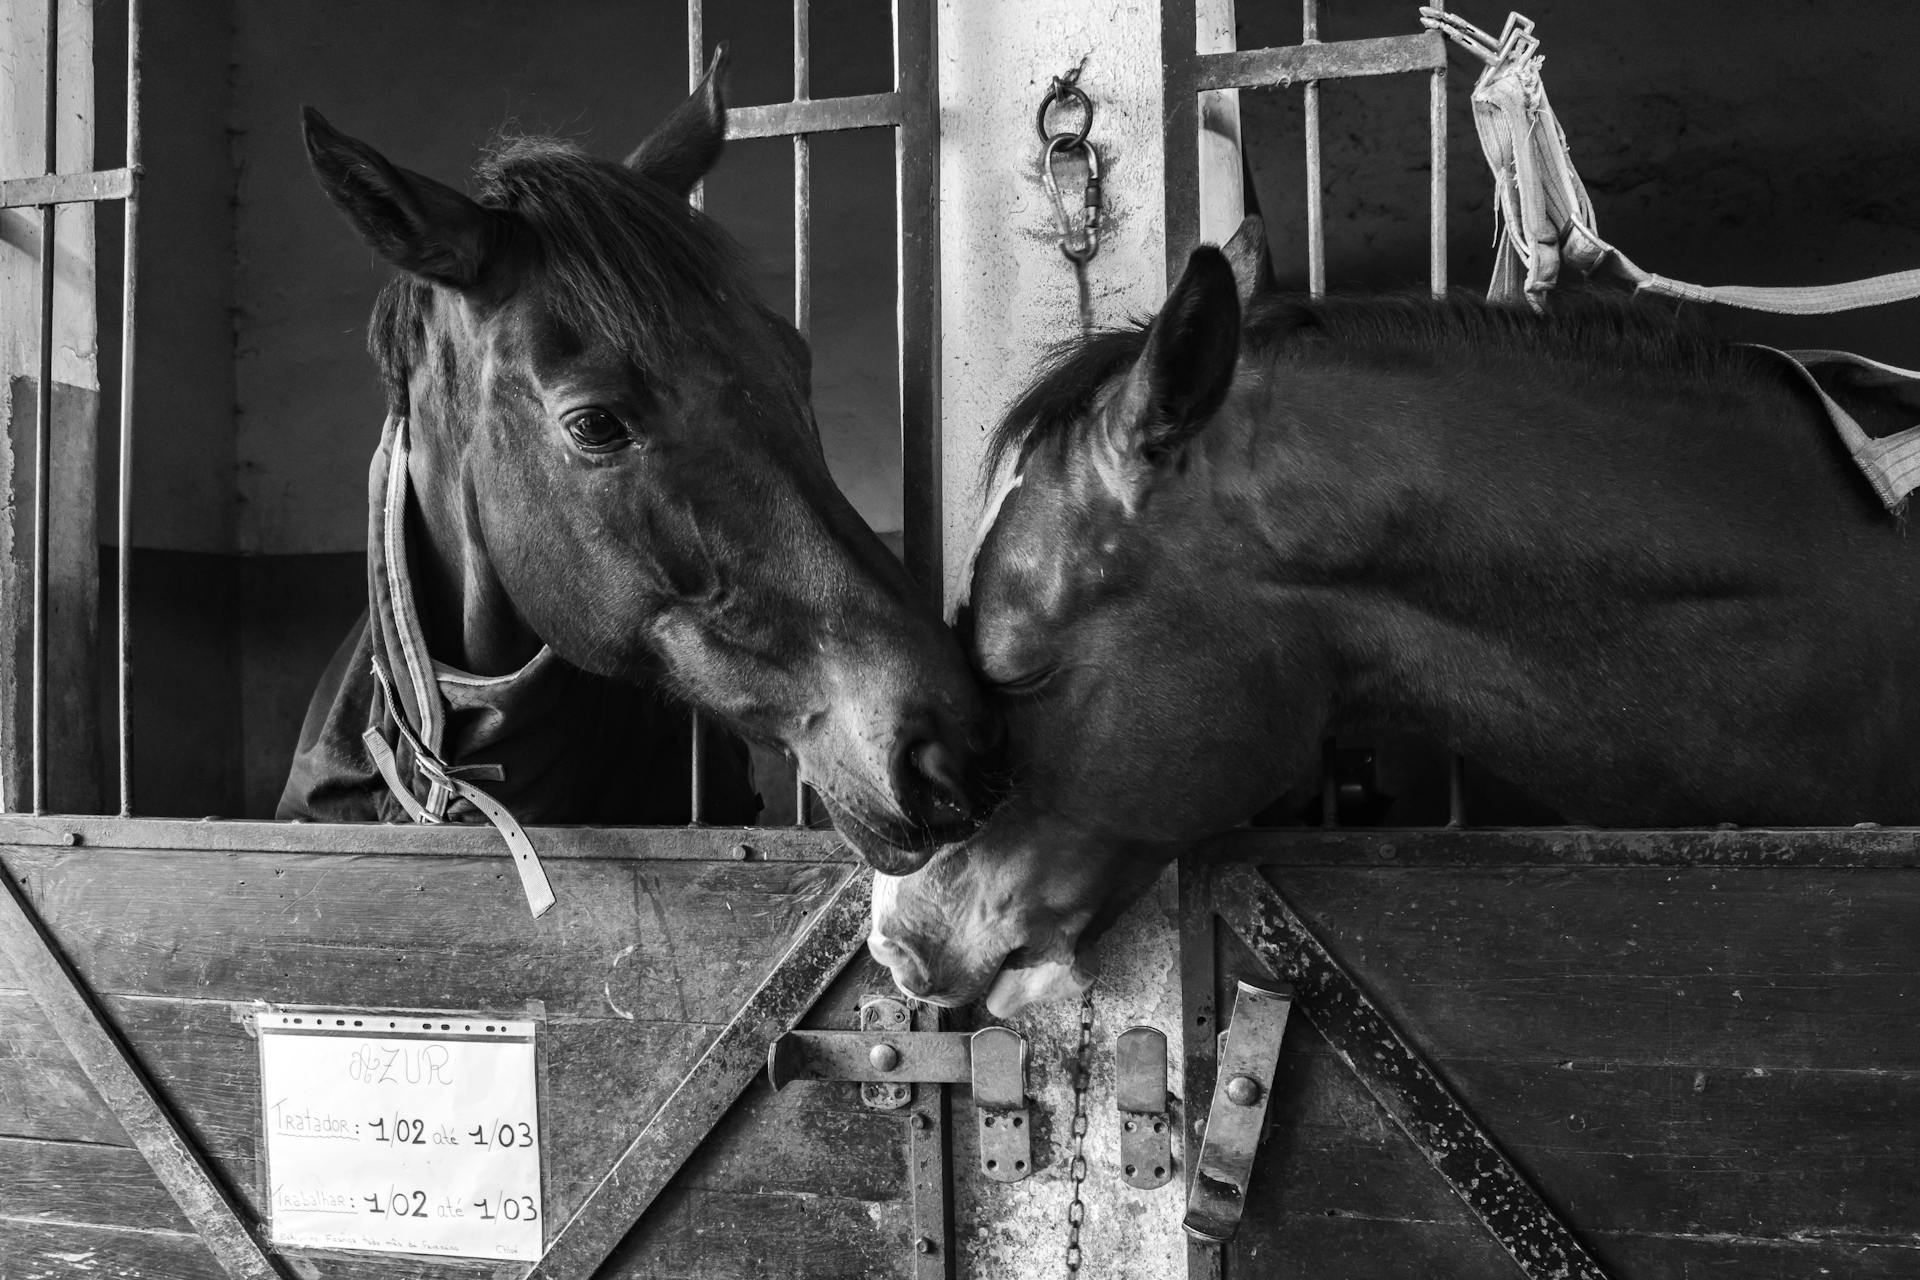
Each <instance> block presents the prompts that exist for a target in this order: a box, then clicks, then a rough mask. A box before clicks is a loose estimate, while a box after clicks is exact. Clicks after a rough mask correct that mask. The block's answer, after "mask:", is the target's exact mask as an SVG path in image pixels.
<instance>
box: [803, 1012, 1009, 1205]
mask: <svg viewBox="0 0 1920 1280" xmlns="http://www.w3.org/2000/svg"><path fill="white" fill-rule="evenodd" d="M911 1025H912V1018H911V1011H910V1010H909V1009H908V1008H907V1005H906V1002H905V1001H902V1000H895V999H893V998H892V997H889V996H879V997H874V998H872V999H869V1000H865V1001H862V1002H861V1005H860V1030H858V1031H790V1032H788V1033H787V1034H786V1035H783V1036H781V1037H780V1038H779V1039H778V1040H775V1041H774V1042H773V1043H772V1044H771V1045H769V1046H768V1047H767V1080H768V1082H769V1083H771V1084H772V1085H773V1087H774V1089H776V1090H779V1089H783V1088H785V1087H786V1086H787V1085H789V1084H791V1083H792V1082H793V1081H795V1080H856V1081H858V1082H859V1083H860V1086H861V1088H860V1097H861V1101H862V1102H864V1103H865V1104H866V1105H867V1106H869V1107H872V1108H873V1109H874V1110H876V1111H894V1110H898V1109H900V1108H902V1107H906V1106H908V1105H910V1104H911V1103H912V1101H913V1086H914V1085H916V1084H971V1085H972V1086H973V1102H974V1107H975V1109H976V1110H977V1111H978V1112H979V1118H980V1171H981V1172H982V1173H984V1174H986V1175H987V1176H988V1177H989V1178H992V1179H993V1180H994V1181H996V1182H1018V1181H1020V1180H1021V1179H1022V1178H1025V1177H1027V1176H1028V1175H1029V1174H1031V1173H1032V1172H1033V1143H1032V1125H1031V1122H1030V1119H1029V1117H1028V1114H1027V1038H1026V1037H1025V1036H1023V1035H1021V1034H1020V1033H1019V1032H1017V1031H1010V1030H1008V1029H1007V1028H1006V1027H986V1028H983V1029H982V1030H979V1031H976V1032H974V1033H972V1034H971V1035H969V1034H967V1033H966V1032H963V1031H911V1030H908V1028H909V1027H910V1026H911Z"/></svg>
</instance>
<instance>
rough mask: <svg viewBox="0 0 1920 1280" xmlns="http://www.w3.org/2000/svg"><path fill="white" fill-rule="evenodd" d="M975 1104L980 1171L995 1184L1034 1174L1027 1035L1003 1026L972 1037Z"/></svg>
mask: <svg viewBox="0 0 1920 1280" xmlns="http://www.w3.org/2000/svg"><path fill="white" fill-rule="evenodd" d="M973 1105H974V1106H975V1107H976V1108H977V1109H978V1110H979V1112H980V1172H982V1173H984V1174H986V1175H987V1176H988V1177H989V1178H992V1179H993V1180H994V1181H995V1182H1018V1181H1020V1180H1021V1179H1022V1178H1024V1177H1026V1176H1027V1175H1028V1174H1030V1173H1032V1172H1033V1133H1032V1126H1031V1125H1030V1124H1029V1123H1028V1116H1027V1038H1026V1037H1025V1036H1023V1035H1021V1034H1020V1033H1019V1032H1017V1031H1009V1030H1008V1029H1007V1028H1005V1027H983V1028H981V1029H980V1030H979V1031H976V1032H974V1033H973Z"/></svg>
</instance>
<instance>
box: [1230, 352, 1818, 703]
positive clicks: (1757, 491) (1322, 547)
mask: <svg viewBox="0 0 1920 1280" xmlns="http://www.w3.org/2000/svg"><path fill="white" fill-rule="evenodd" d="M1258 394H1259V395H1260V396H1261V397H1263V400H1262V401H1261V402H1259V403H1258V404H1257V407H1256V408H1255V410H1254V411H1253V412H1250V413H1246V414H1241V415H1235V418H1236V419H1237V420H1236V421H1235V424H1234V425H1235V427H1236V430H1237V432H1238V433H1239V434H1238V436H1237V438H1236V436H1235V435H1234V434H1233V433H1229V434H1228V436H1226V437H1225V438H1223V439H1221V440H1219V441H1216V442H1215V443H1214V447H1213V452H1214V453H1215V454H1216V455H1219V456H1220V457H1221V458H1222V459H1223V460H1224V459H1228V458H1233V459H1239V460H1243V461H1237V462H1236V463H1234V464H1232V465H1231V466H1221V467H1219V468H1216V470H1217V471H1218V472H1219V473H1220V474H1221V475H1228V474H1230V473H1231V472H1232V471H1234V470H1239V471H1241V472H1242V473H1243V474H1244V475H1245V476H1247V477H1248V478H1246V479H1228V480H1226V481H1224V483H1225V485H1226V486H1227V487H1228V488H1229V489H1231V490H1232V491H1233V497H1234V498H1236V499H1238V500H1239V501H1241V502H1242V504H1243V506H1244V508H1245V510H1244V513H1243V514H1244V518H1245V519H1248V520H1250V521H1252V522H1254V524H1255V526H1256V527H1257V528H1259V529H1260V531H1261V533H1262V534H1263V541H1264V543H1265V545H1266V549H1267V553H1268V563H1267V572H1268V573H1269V574H1270V575H1271V578H1272V579H1277V580H1278V585H1280V586H1282V587H1283V590H1282V591H1280V592H1279V593H1277V594H1270V595H1269V597H1268V598H1270V599H1276V600H1279V601H1282V602H1283V603H1282V604H1281V605H1280V607H1279V608H1278V609H1277V610H1276V619H1278V617H1279V616H1280V615H1281V614H1284V613H1285V611H1286V610H1289V609H1291V610H1296V611H1297V610H1298V609H1300V608H1301V607H1303V602H1305V604H1304V607H1306V608H1308V609H1310V610H1316V611H1318V612H1319V614H1320V617H1319V618H1318V619H1317V623H1318V626H1317V628H1316V629H1317V630H1318V631H1319V632H1320V633H1321V634H1324V635H1326V636H1329V637H1331V638H1332V640H1333V643H1334V645H1335V647H1336V653H1335V655H1334V659H1335V660H1334V663H1333V667H1334V669H1335V670H1336V671H1339V672H1341V673H1342V675H1341V677H1340V681H1339V684H1338V686H1337V687H1336V689H1335V691H1334V702H1335V714H1336V718H1339V719H1344V720H1348V721H1356V722H1377V721H1380V720H1392V721H1396V722H1401V723H1413V724H1425V725H1427V726H1428V727H1430V728H1435V729H1439V730H1442V731H1445V732H1449V733H1453V732H1457V731H1459V730H1461V728H1462V727H1463V726H1466V725H1475V726H1477V727H1478V728H1479V729H1480V730H1482V731H1486V732H1492V733H1505V732H1506V731H1507V730H1508V729H1509V728H1511V727H1512V726H1508V725H1506V724H1504V722H1502V721H1501V717H1502V716H1504V715H1506V714H1507V713H1508V712H1509V711H1510V710H1511V709H1513V708H1516V707H1523V706H1525V707H1533V708H1539V707H1540V706H1542V705H1543V704H1551V703H1554V702H1555V701H1556V700H1559V701H1567V700H1573V699H1578V698H1579V697H1581V696H1583V694H1590V693H1591V692H1592V691H1593V685H1592V684H1591V683H1588V684H1585V685H1580V684H1578V683H1577V682H1566V681H1559V680H1556V679H1554V678H1553V675H1552V673H1553V672H1555V671H1556V669H1559V670H1564V669H1565V664H1566V663H1567V662H1569V661H1570V660H1572V658H1573V656H1574V655H1578V657H1579V659H1580V660H1581V661H1587V662H1591V664H1592V669H1594V670H1603V671H1604V670H1607V669H1609V664H1610V663H1611V662H1612V661H1613V659H1610V658H1609V657H1608V653H1609V651H1610V650H1611V651H1615V652H1616V653H1617V655H1620V656H1624V657H1626V658H1627V659H1628V660H1633V661H1637V660H1638V653H1639V652H1640V651H1644V649H1645V648H1646V646H1647V645H1649V644H1660V643H1669V644H1673V645H1675V646H1676V647H1677V646H1678V645H1680V644H1681V643H1683V642H1684V641H1685V640H1687V639H1688V636H1687V634H1686V633H1683V632H1678V631H1671V630H1669V631H1664V632H1661V633H1659V634H1657V635H1652V636H1651V638H1650V632H1649V630H1648V628H1647V627H1646V626H1645V625H1643V624H1644V623H1645V621H1646V619H1647V618H1648V617H1649V616H1654V615H1658V614H1659V611H1660V610H1661V609H1662V608H1663V607H1664V606H1668V605H1671V604H1673V603H1674V602H1676V601H1687V600H1699V601H1705V602H1709V603H1708V604H1707V606H1706V607H1707V609H1708V610H1711V609H1712V608H1714V607H1716V606H1715V605H1714V604H1713V603H1711V602H1715V601H1725V600H1733V599H1739V598H1741V597H1744V596H1748V595H1750V594H1751V593H1752V592H1753V591H1754V590H1755V589H1756V588H1757V587H1758V586H1759V585H1760V584H1762V583H1765V582H1768V581H1771V580H1772V578H1773V577H1774V576H1775V575H1776V574H1777V573H1778V572H1779V570H1778V568H1777V563H1778V562H1780V561H1783V560H1786V559H1790V558H1791V556H1790V555H1789V554H1785V553H1784V548H1783V545H1782V544H1783V543H1784V542H1788V541H1791V540H1792V539H1793V538H1794V537H1795V532H1794V531H1793V530H1792V529H1791V528H1790V527H1788V526H1789V525H1790V523H1791V521H1790V519H1789V520H1784V521H1783V520H1782V518H1781V517H1780V516H1779V514H1778V513H1779V512H1780V511H1781V509H1782V506H1783V505H1791V504H1792V496H1791V495H1793V494H1794V492H1795V490H1794V489H1793V488H1792V487H1791V486H1792V485H1798V484H1801V483H1803V482H1804V478H1805V476H1806V474H1807V472H1808V470H1809V469H1811V470H1814V471H1819V470H1822V469H1824V468H1823V467H1822V466H1821V465H1820V462H1819V459H1818V458H1817V456H1816V455H1817V452H1818V451H1817V448H1815V449H1813V450H1811V451H1810V452H1809V453H1807V454H1804V455H1795V456H1789V457H1777V456H1772V455H1770V454H1765V450H1761V453H1762V454H1763V455H1765V456H1759V457H1756V456H1755V453H1754V452H1753V451H1752V450H1751V449H1750V450H1749V451H1748V452H1747V453H1746V454H1745V455H1744V456H1743V457H1742V463H1743V469H1736V470H1738V471H1739V474H1738V475H1735V476H1732V477H1728V476H1727V475H1726V472H1727V470H1728V469H1727V468H1725V467H1724V466H1723V465H1719V464H1718V463H1717V461H1716V460H1714V459H1713V451H1714V449H1715V448H1716V447H1719V446H1724V445H1725V443H1726V442H1727V440H1728V439H1729V433H1731V432H1733V431H1736V430H1738V429H1739V428H1740V427H1741V426H1742V425H1743V424H1750V423H1751V421H1752V418H1753V416H1754V415H1755V414H1756V413H1757V412H1764V411H1766V410H1767V409H1769V408H1771V409H1774V410H1778V409H1779V408H1780V406H1779V405H1775V404H1771V403H1770V402H1769V403H1761V404H1760V405H1759V407H1758V408H1756V402H1755V401H1753V400H1751V399H1749V401H1748V403H1747V404H1745V405H1735V404H1729V403H1726V400H1725V398H1724V397H1723V400H1722V402H1721V403H1720V404H1719V405H1718V406H1717V408H1712V409H1708V408H1705V407H1702V406H1706V405H1707V404H1708V402H1707V401H1705V400H1702V401H1701V402H1700V405H1699V406H1695V409H1697V410H1698V412H1696V413H1695V416H1693V417H1692V418H1689V419H1686V420H1685V421H1679V420H1677V419H1679V418H1680V417H1681V416H1682V415H1681V413H1680V411H1675V412H1670V413H1666V414H1665V415H1664V417H1663V416H1661V415H1660V414H1657V413H1648V412H1645V411H1644V406H1641V405H1638V404H1635V405H1632V406H1623V407H1620V408H1612V407H1610V406H1609V405H1608V404H1607V401H1606V398H1605V397H1604V396H1596V394H1595V392H1594V391H1593V389H1592V388H1591V387H1582V386H1581V385H1579V384H1578V383H1577V382H1570V381H1565V380H1559V379H1556V377H1555V376H1554V374H1553V373H1552V371H1546V372H1544V373H1542V374H1541V375H1540V376H1538V377H1536V378H1532V379H1528V380H1525V381H1515V380H1513V379H1511V378H1509V379H1508V380H1507V381H1504V382H1503V381H1501V380H1500V379H1499V378H1498V377H1491V378H1486V379H1483V380H1481V381H1479V382H1478V383H1474V382H1472V381H1471V380H1470V379H1460V380H1449V379H1447V378H1444V377H1441V376H1436V375H1434V374H1433V373H1431V372H1430V371H1429V372H1415V371H1408V372H1402V373H1394V372H1393V371H1391V370H1388V371H1386V372H1385V373H1383V372H1382V370H1380V369H1371V368H1369V369H1360V368H1348V367H1335V368H1331V369H1326V370H1312V369H1297V368H1291V367H1289V368H1285V369H1281V370H1277V371H1275V373H1274V374H1273V376H1272V377H1271V378H1270V379H1269V385H1267V386H1265V387H1263V388H1261V389H1260V390H1259V393H1258ZM1673 394H1674V396H1676V397H1679V396H1680V395H1681V394H1682V392H1681V391H1680V390H1676V391H1675V392H1674V393H1673ZM1760 394H1762V395H1766V394H1771V393H1768V392H1762V393H1760ZM1655 399H1657V397H1654V396H1653V395H1652V393H1649V400H1650V401H1652V400H1655ZM1808 438H1809V439H1810V440H1813V441H1814V442H1815V445H1818V444H1821V443H1824V442H1821V441H1819V439H1818V437H1817V436H1814V435H1812V434H1811V433H1808ZM1745 439H1746V440H1747V441H1748V443H1749V444H1750V445H1751V444H1752V443H1753V436H1752V434H1751V432H1749V434H1748V435H1747V436H1746V437H1745ZM1771 447H1773V446H1771V445H1769V446H1768V448H1771ZM1244 460H1250V461H1244ZM1796 472H1797V475H1796V474H1795V473H1796ZM1217 483H1220V482H1217ZM1799 498H1800V501H1801V504H1802V505H1804V499H1805V491H1804V489H1802V490H1800V491H1799ZM1800 549H1802V550H1804V548H1800ZM1268 585H1274V584H1272V583H1271V582H1270V583H1269V584H1268ZM1293 588H1298V589H1297V590H1296V589H1293ZM1292 621H1293V625H1298V615H1297V613H1295V614H1294V615H1293V619H1292Z"/></svg>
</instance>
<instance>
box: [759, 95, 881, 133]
mask: <svg viewBox="0 0 1920 1280" xmlns="http://www.w3.org/2000/svg"><path fill="white" fill-rule="evenodd" d="M901 116H902V108H901V103H900V95H899V94H897V93H866V94H861V95H859V96H858V97H852V98H809V99H807V100H805V101H803V102H774V103H769V104H767V105H766V106H761V107H728V108H727V137H728V138H729V139H733V138H789V137H792V136H793V135H794V134H798V133H833V132H836V131H837V130H841V129H878V128H885V127H890V126H892V125H897V124H899V123H900V120H901Z"/></svg>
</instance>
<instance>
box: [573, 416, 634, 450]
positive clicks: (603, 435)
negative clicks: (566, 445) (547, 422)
mask: <svg viewBox="0 0 1920 1280" xmlns="http://www.w3.org/2000/svg"><path fill="white" fill-rule="evenodd" d="M566 428H567V434H568V435H570V436H572V437H573V442H574V443H575V444H577V445H579V446H580V447H581V448H582V449H584V450H586V451H587V452H588V453H612V452H613V451H614V450H616V449H624V448H626V447H627V446H628V445H630V444H632V443H633V437H632V436H631V435H629V434H628V433H627V427H626V424H625V423H623V422H621V421H620V419H618V418H616V417H614V416H613V415H612V414H610V413H608V412H607V411H606V410H605V409H581V410H580V411H578V412H577V413H570V414H568V415H567V417H566Z"/></svg>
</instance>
